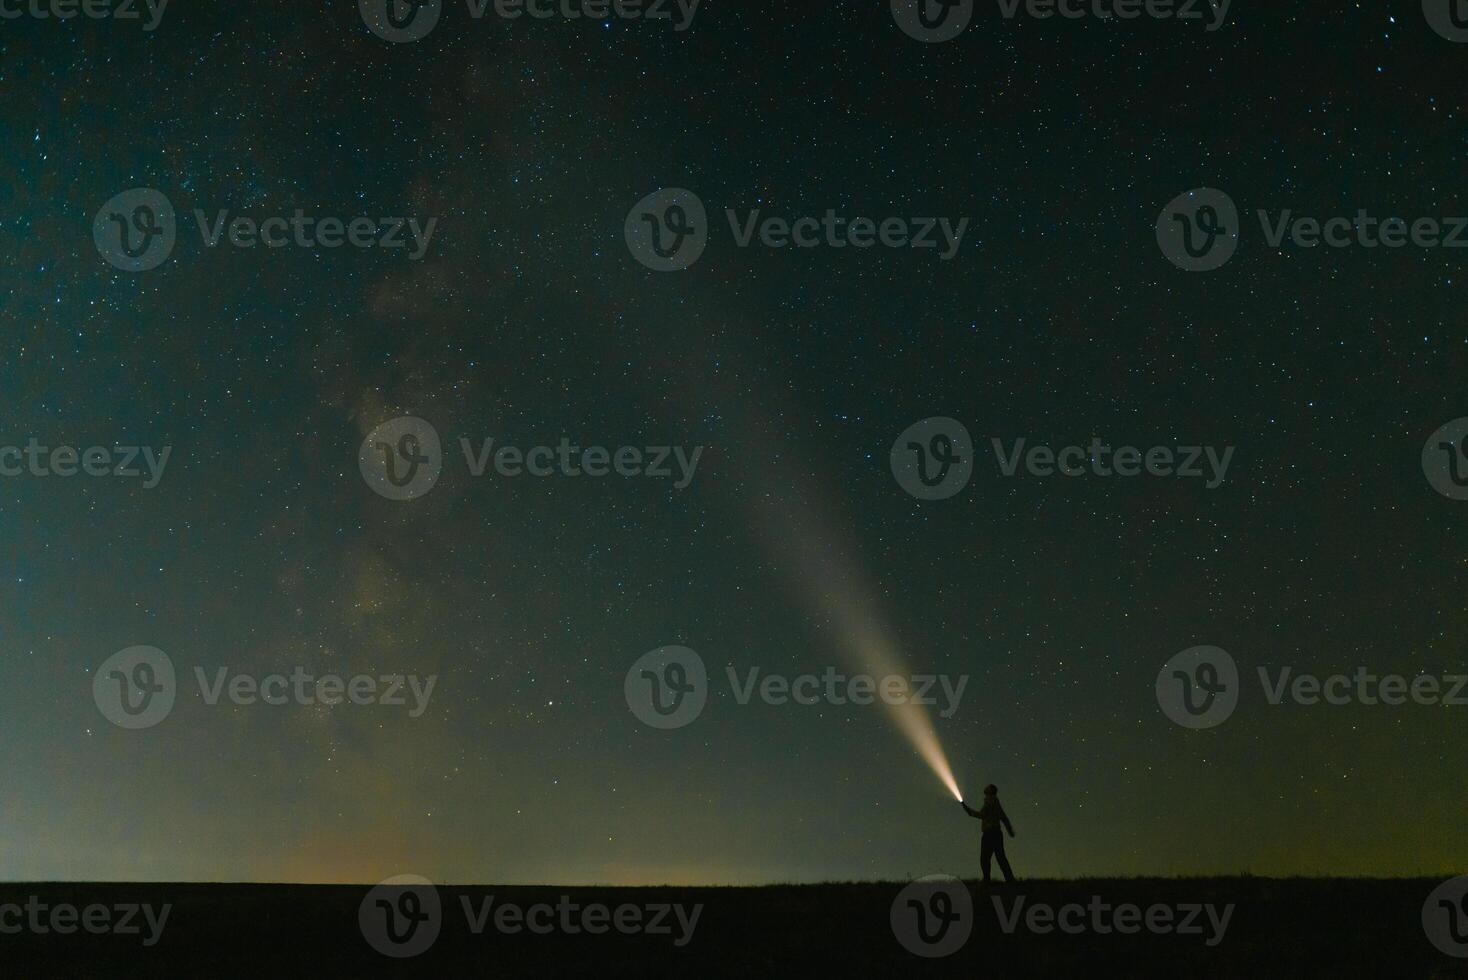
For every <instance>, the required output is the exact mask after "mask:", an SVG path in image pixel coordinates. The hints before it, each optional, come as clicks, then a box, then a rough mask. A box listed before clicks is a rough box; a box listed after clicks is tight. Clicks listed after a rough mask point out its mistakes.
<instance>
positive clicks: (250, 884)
mask: <svg viewBox="0 0 1468 980" xmlns="http://www.w3.org/2000/svg"><path fill="white" fill-rule="evenodd" d="M1462 873H1463V872H1461V871H1456V870H1448V871H1441V872H1426V871H1425V872H1417V873H1413V874H1399V875H1307V874H1297V875H1256V874H1250V873H1247V872H1244V873H1240V874H1196V875H1159V874H1138V875H1078V876H1076V877H1071V878H1058V877H1048V878H1047V877H1034V878H1024V879H1022V880H1020V881H1017V882H1014V883H1012V884H1010V883H1005V882H999V881H995V882H992V884H994V885H995V886H1001V885H1002V886H1004V887H1018V886H1023V885H1034V884H1075V883H1079V882H1088V881H1127V882H1137V881H1166V882H1183V881H1190V882H1199V881H1277V882H1301V881H1310V882H1341V881H1441V880H1443V879H1444V878H1453V877H1457V876H1459V875H1461V874H1462ZM389 877H391V876H389ZM921 877H924V876H919V877H913V878H902V879H899V878H847V879H831V880H827V881H807V882H794V881H770V882H761V883H759V884H742V885H736V884H719V883H702V884H684V885H675V884H651V883H650V884H644V885H625V884H623V885H612V884H589V885H567V884H557V883H554V882H545V883H540V884H506V883H503V882H455V881H433V882H432V883H433V886H434V887H435V888H569V889H581V890H590V889H603V890H614V889H615V890H632V889H649V888H681V889H694V888H698V889H728V890H736V889H744V890H752V889H757V888H832V887H838V886H853V885H905V884H909V883H910V882H913V881H919V880H921ZM951 877H954V878H957V879H958V880H960V881H965V882H969V881H979V880H980V879H979V878H978V876H976V875H974V876H970V875H953V876H951ZM430 880H431V879H430ZM379 884H381V881H373V882H368V881H336V882H306V881H222V880H219V881H184V880H161V879H159V880H154V879H121V878H118V879H54V880H11V879H0V888H9V887H13V886H25V885H32V886H56V885H68V886H71V885H150V886H161V885H182V886H186V887H196V888H202V887H218V886H233V887H240V888H372V887H375V886H377V885H379Z"/></svg>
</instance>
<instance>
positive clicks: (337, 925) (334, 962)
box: [0, 877, 1468, 980]
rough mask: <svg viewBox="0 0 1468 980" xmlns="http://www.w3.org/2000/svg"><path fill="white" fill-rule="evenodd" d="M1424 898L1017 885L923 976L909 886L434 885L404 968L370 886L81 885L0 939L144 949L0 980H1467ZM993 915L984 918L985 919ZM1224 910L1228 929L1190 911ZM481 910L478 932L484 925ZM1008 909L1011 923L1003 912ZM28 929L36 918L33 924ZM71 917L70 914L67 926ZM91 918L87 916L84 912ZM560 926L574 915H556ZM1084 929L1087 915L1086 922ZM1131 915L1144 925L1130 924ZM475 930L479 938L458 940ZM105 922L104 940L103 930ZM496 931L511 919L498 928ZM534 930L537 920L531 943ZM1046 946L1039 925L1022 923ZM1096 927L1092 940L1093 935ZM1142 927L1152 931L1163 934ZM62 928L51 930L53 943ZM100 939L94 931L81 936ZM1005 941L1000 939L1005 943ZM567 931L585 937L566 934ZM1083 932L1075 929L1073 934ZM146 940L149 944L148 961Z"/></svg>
mask: <svg viewBox="0 0 1468 980" xmlns="http://www.w3.org/2000/svg"><path fill="white" fill-rule="evenodd" d="M1440 880H1441V879H1425V878H1424V879H1385V880H1382V879H1313V878H1309V879H1307V878H1295V879H1268V878H1253V877H1232V878H1175V879H1161V878H1133V879H1121V878H1096V879H1079V880H1063V881H1062V880H1035V881H1025V882H1020V883H1017V884H1015V885H989V886H985V885H981V884H980V883H978V882H975V881H968V882H966V883H965V885H966V888H967V891H968V893H969V895H970V896H971V899H972V914H971V922H970V931H969V932H968V934H967V938H966V939H965V940H964V941H963V942H962V944H961V946H960V947H959V948H957V949H956V951H954V952H952V953H951V954H950V955H946V956H943V957H939V958H925V957H922V956H918V955H915V954H914V953H912V952H910V951H909V950H908V949H906V948H904V947H903V945H902V943H901V942H900V941H899V939H898V938H897V936H896V935H895V933H894V926H893V923H892V919H891V916H892V909H893V905H894V901H896V900H897V899H898V896H899V894H900V893H901V892H902V890H903V888H904V886H905V885H906V883H904V882H889V883H830V884H819V885H773V886H766V887H758V888H747V887H707V888H683V887H676V888H675V887H667V888H560V887H505V888H499V887H488V886H454V885H438V886H437V888H436V894H437V898H438V901H439V903H440V905H441V911H440V927H439V930H438V933H437V935H436V938H435V939H434V941H433V942H432V944H431V945H430V946H429V947H428V948H426V949H425V950H424V951H423V952H421V953H419V954H418V955H415V956H413V957H411V958H406V959H397V958H393V957H391V956H387V955H384V954H382V953H381V952H379V951H377V950H376V949H374V948H373V946H372V945H370V944H369V941H368V940H367V938H366V937H365V936H364V932H363V928H362V926H361V925H360V921H359V911H360V909H361V907H362V905H363V903H364V898H365V897H367V896H368V892H369V890H370V887H371V886H367V885H331V886H312V885H269V884H164V883H147V884H126V883H105V884H83V883H36V884H27V883H10V884H3V885H0V909H3V908H4V907H5V906H6V905H7V903H12V904H14V905H17V906H20V907H21V911H20V912H19V913H17V912H10V913H9V914H3V913H0V926H8V927H13V926H14V925H16V924H17V921H18V918H19V917H21V916H23V915H27V914H29V913H27V912H26V911H25V906H26V905H27V903H29V904H30V905H31V906H34V907H36V908H37V909H40V908H42V907H44V908H45V909H48V910H49V909H52V908H54V907H56V906H58V905H71V906H74V907H76V908H77V909H78V910H85V909H86V908H87V907H88V906H96V905H104V906H108V907H109V908H111V909H121V908H125V907H126V906H129V905H133V904H137V905H143V904H147V905H150V906H151V907H152V909H153V910H154V913H155V916H154V918H155V919H157V918H158V915H157V913H158V912H159V911H160V910H161V909H162V908H163V906H165V905H167V906H169V907H170V910H169V912H168V915H167V919H166V920H165V921H164V922H163V924H162V928H161V930H159V931H156V936H155V937H150V927H149V925H148V921H147V919H146V918H145V917H144V916H143V914H142V913H141V912H138V913H135V914H134V916H133V917H132V925H133V926H137V927H140V928H139V931H138V932H137V933H130V934H128V935H117V934H111V933H108V934H91V933H88V932H87V931H86V930H85V929H83V928H81V927H80V925H79V924H78V923H77V922H76V921H73V922H71V925H72V928H73V929H74V930H75V931H73V932H70V933H67V934H60V933H58V932H56V931H54V930H51V929H50V928H49V925H47V929H48V931H46V932H45V933H44V934H43V933H40V932H38V931H37V930H34V929H29V928H22V930H21V931H19V932H11V931H7V932H6V933H0V962H4V963H5V964H6V973H7V975H9V976H42V975H44V976H48V977H109V978H113V977H167V976H198V977H224V976H254V977H292V976H313V977H365V976H444V975H449V974H460V973H462V974H465V975H472V976H555V977H562V976H597V977H648V976H652V977H660V976H689V977H772V976H792V975H798V974H800V973H807V972H808V973H812V974H814V975H820V976H832V977H889V976H899V975H900V976H969V977H974V976H982V975H989V976H1004V977H1016V976H1024V977H1030V976H1036V977H1038V976H1056V977H1064V976H1086V977H1094V976H1175V977H1249V978H1253V980H1261V978H1273V977H1326V976H1329V977H1468V959H1454V958H1451V957H1449V956H1446V955H1444V954H1443V953H1441V952H1439V951H1438V950H1436V949H1435V948H1434V947H1433V946H1432V944H1431V943H1430V942H1429V941H1428V939H1427V937H1426V936H1425V934H1424V931H1423V926H1422V921H1421V913H1422V906H1423V901H1424V899H1425V898H1426V897H1427V895H1428V894H1429V893H1430V892H1431V891H1432V889H1433V888H1434V887H1435V886H1436V885H1437V884H1438V883H1439V882H1440ZM996 900H997V903H998V904H997V906H996ZM597 904H600V905H603V906H605V907H607V909H609V910H615V909H617V908H619V907H626V906H635V907H638V908H640V909H642V910H643V912H642V916H641V920H642V923H643V925H644V926H650V925H651V919H652V918H653V914H652V913H650V912H649V911H648V910H653V909H657V908H661V907H672V906H681V907H683V908H684V910H685V911H687V910H691V909H693V908H694V907H698V908H699V911H698V914H697V918H696V920H695V921H694V923H693V928H692V929H691V930H689V929H688V928H687V922H686V921H685V922H684V923H683V924H682V925H681V926H680V924H679V921H678V919H677V918H676V917H675V916H674V915H672V914H671V913H669V914H666V915H665V916H663V920H662V922H661V924H660V925H661V926H662V927H667V931H661V929H660V930H658V934H649V933H648V931H646V930H642V931H635V932H627V931H618V930H617V929H616V928H607V929H606V930H605V931H604V932H602V933H601V934H597V935H592V934H588V933H586V932H585V931H579V927H578V931H576V932H574V933H572V932H569V931H567V930H565V929H563V928H560V927H559V925H554V926H553V928H551V930H550V931H549V932H547V933H544V934H536V933H533V932H531V931H529V930H528V929H527V928H525V927H524V926H523V924H522V925H521V927H520V928H519V930H518V931H515V932H505V931H501V930H499V929H497V928H496V926H495V924H494V916H495V915H496V914H500V912H499V910H501V909H502V908H503V907H504V906H506V905H510V906H512V907H514V908H518V909H521V910H524V909H528V908H531V907H534V906H536V905H544V906H550V907H552V908H555V907H557V906H558V905H559V906H560V907H566V908H575V909H578V910H581V911H584V910H585V909H586V908H588V907H590V906H593V905H597ZM1126 904H1133V905H1135V906H1137V907H1138V908H1140V909H1143V910H1146V909H1148V908H1150V907H1153V906H1157V905H1162V906H1165V907H1168V908H1171V909H1173V910H1174V912H1173V914H1172V916H1171V924H1170V928H1169V929H1167V930H1165V931H1154V930H1149V929H1148V928H1147V927H1146V923H1145V921H1141V922H1137V923H1131V924H1132V925H1135V926H1137V928H1136V930H1135V931H1134V932H1130V933H1123V932H1120V931H1117V930H1116V929H1115V928H1113V927H1114V926H1115V925H1116V920H1115V919H1114V918H1113V919H1111V920H1109V921H1108V920H1106V918H1105V916H1104V914H1103V913H1096V914H1093V913H1092V912H1091V907H1092V906H1095V907H1097V908H1100V909H1112V910H1115V909H1116V908H1117V907H1120V906H1123V905H1126ZM1037 905H1038V906H1042V907H1044V908H1050V909H1054V910H1059V909H1061V908H1063V907H1064V906H1067V905H1071V906H1081V907H1084V908H1085V909H1086V911H1085V912H1078V911H1072V912H1070V913H1068V914H1067V917H1066V921H1067V925H1068V926H1069V927H1070V928H1071V929H1072V931H1071V932H1065V931H1062V930H1061V929H1060V928H1059V927H1057V926H1054V925H1053V924H1052V926H1051V928H1049V929H1048V930H1047V931H1036V930H1034V929H1032V928H1031V926H1030V924H1028V923H1027V922H1026V916H1028V915H1031V914H1032V913H1031V911H1030V910H1033V909H1034V908H1035V907H1036V906H1037ZM1206 905H1211V906H1213V907H1214V909H1215V911H1221V910H1223V909H1225V908H1226V907H1227V906H1230V905H1231V906H1232V910H1231V911H1230V912H1229V913H1228V918H1227V924H1226V928H1224V929H1223V930H1222V931H1221V932H1220V931H1219V930H1218V928H1217V925H1218V923H1217V921H1216V919H1215V920H1214V921H1212V922H1210V920H1209V918H1208V916H1207V915H1203V914H1197V915H1195V916H1194V918H1195V919H1196V921H1195V922H1194V923H1193V925H1194V926H1196V927H1198V928H1197V929H1196V931H1194V930H1193V929H1180V926H1181V925H1182V923H1183V920H1184V919H1185V918H1187V917H1188V916H1187V914H1186V912H1185V911H1183V910H1186V909H1189V908H1191V907H1193V906H1206ZM486 909H488V910H489V911H488V913H486ZM1016 909H1018V910H1019V911H1018V912H1016ZM38 914H39V915H41V916H42V922H43V925H44V924H46V922H47V920H46V919H45V916H46V915H48V914H49V912H39V913H38ZM83 914H85V913H84V912H83ZM93 914H94V916H100V915H101V913H100V912H94V913H93ZM567 914H568V915H571V916H572V921H573V923H574V921H575V918H574V916H575V914H577V913H570V912H568V913H567ZM1096 915H1102V918H1101V919H1099V920H1098V919H1097V918H1096ZM1144 915H1145V911H1144ZM476 917H477V919H478V925H479V926H480V931H478V932H476V931H475V929H474V925H475V923H476ZM120 918H121V916H120V914H119V913H114V921H119V922H120ZM511 921H512V924H513V919H512V920H511ZM548 921H549V919H548V917H543V918H541V919H540V920H538V922H537V924H538V925H539V926H541V927H544V926H546V925H547V924H548ZM1035 921H1037V922H1038V923H1039V924H1040V927H1041V929H1044V926H1045V923H1046V917H1045V916H1044V915H1041V916H1040V917H1039V918H1038V919H1037V920H1035ZM1097 921H1100V922H1101V923H1102V925H1103V926H1105V927H1106V929H1107V930H1109V931H1104V930H1103V929H1098V928H1097V927H1096V922H1097ZM1156 921H1159V922H1160V921H1161V919H1160V917H1159V918H1157V919H1156ZM66 922H67V920H66V919H65V918H64V917H63V919H62V923H63V925H64V924H65V923H66ZM98 922H100V920H99V919H98V920H96V921H95V922H94V924H97V923H98ZM1006 923H1007V924H1008V926H1009V930H1008V931H1006ZM582 924H584V922H583V923H582ZM1077 926H1080V928H1079V930H1077V929H1076V927H1077ZM149 938H156V941H155V942H153V943H152V945H147V944H146V942H147V940H148V939H149Z"/></svg>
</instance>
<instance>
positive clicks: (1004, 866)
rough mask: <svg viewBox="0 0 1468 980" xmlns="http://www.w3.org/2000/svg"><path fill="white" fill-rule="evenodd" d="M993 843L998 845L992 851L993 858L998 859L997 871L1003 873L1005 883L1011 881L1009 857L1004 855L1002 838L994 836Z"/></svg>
mask: <svg viewBox="0 0 1468 980" xmlns="http://www.w3.org/2000/svg"><path fill="white" fill-rule="evenodd" d="M994 841H995V843H997V844H998V845H999V846H998V847H996V848H995V849H994V856H995V857H997V858H998V859H999V870H1000V871H1003V872H1004V880H1005V881H1013V880H1014V872H1013V871H1010V870H1009V856H1008V855H1006V854H1005V853H1004V838H1003V837H1000V836H999V835H998V834H995V835H994Z"/></svg>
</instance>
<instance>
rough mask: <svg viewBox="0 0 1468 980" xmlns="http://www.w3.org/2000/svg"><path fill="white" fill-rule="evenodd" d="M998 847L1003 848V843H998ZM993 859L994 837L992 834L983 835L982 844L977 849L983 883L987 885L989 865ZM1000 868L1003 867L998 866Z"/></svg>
mask: <svg viewBox="0 0 1468 980" xmlns="http://www.w3.org/2000/svg"><path fill="white" fill-rule="evenodd" d="M1000 846H1001V847H1003V846H1004V842H1003V841H1000ZM993 859H994V835H993V834H985V835H984V837H983V843H982V844H981V845H980V847H979V867H981V868H983V869H984V881H985V883H987V882H988V881H989V863H990V862H991V861H993ZM1000 868H1003V865H1000Z"/></svg>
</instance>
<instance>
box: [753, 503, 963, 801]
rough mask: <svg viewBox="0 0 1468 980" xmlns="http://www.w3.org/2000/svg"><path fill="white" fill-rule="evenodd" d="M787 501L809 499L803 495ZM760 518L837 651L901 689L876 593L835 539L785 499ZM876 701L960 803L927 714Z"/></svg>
mask: <svg viewBox="0 0 1468 980" xmlns="http://www.w3.org/2000/svg"><path fill="white" fill-rule="evenodd" d="M791 496H792V497H800V496H803V497H804V499H812V497H810V496H805V495H798V494H792V495H791ZM765 515H766V517H767V519H766V520H761V521H759V522H757V526H759V527H760V529H761V530H762V531H763V532H764V537H765V538H766V540H767V541H768V542H769V543H770V545H771V547H772V548H773V549H774V550H776V551H777V552H779V553H780V554H781V556H782V557H783V558H784V559H785V560H784V561H783V562H782V563H781V564H782V565H784V566H785V567H786V568H788V569H791V570H793V571H794V572H796V575H795V580H796V582H797V584H798V586H799V587H800V589H801V590H802V591H803V592H804V594H805V597H806V599H807V600H808V601H809V603H810V604H811V605H812V606H813V607H814V608H815V609H816V610H817V611H819V612H820V613H822V614H823V615H824V616H826V617H828V618H829V619H830V621H831V623H832V624H833V625H834V626H835V628H836V629H837V630H838V632H839V635H840V640H841V644H840V645H841V647H842V649H844V650H846V651H847V652H848V653H849V654H850V656H851V657H852V659H853V660H854V661H855V662H856V664H857V665H858V666H859V668H860V669H861V670H862V671H864V672H866V673H869V674H871V675H872V676H874V677H875V678H876V679H877V681H878V683H879V684H880V683H881V680H882V678H884V677H889V676H895V677H899V678H901V679H902V681H903V683H904V685H906V684H907V683H908V681H909V677H910V673H909V672H908V671H906V670H904V669H903V666H902V661H901V658H900V657H899V656H898V654H897V645H896V643H895V642H894V641H893V639H892V634H891V631H890V630H889V629H888V628H887V626H886V624H885V623H883V622H882V620H881V619H880V618H879V616H878V614H877V612H876V610H877V608H878V605H877V601H876V593H875V592H874V591H873V590H872V589H871V588H870V587H868V586H867V585H866V583H865V582H863V581H862V578H861V574H860V569H858V568H857V567H856V565H855V563H854V562H852V561H849V560H847V559H845V558H844V557H843V556H842V555H840V554H839V553H838V552H836V551H835V548H834V542H835V541H836V540H837V537H836V536H835V535H834V534H832V533H829V530H828V529H826V528H823V527H822V524H823V522H822V521H821V520H820V519H819V517H818V516H817V515H816V514H814V513H813V512H811V511H810V510H809V509H808V508H800V507H799V506H798V505H797V504H795V503H793V502H792V501H791V499H790V498H788V497H787V498H785V499H782V500H781V501H780V502H779V504H778V505H775V504H773V502H768V506H767V508H766V509H765ZM822 532H827V533H822ZM908 693H909V695H910V691H908ZM878 700H879V701H880V703H881V704H882V705H883V707H884V708H886V709H887V713H888V715H889V716H890V717H891V718H892V721H893V722H894V723H895V724H896V725H897V730H898V731H900V732H901V733H902V735H903V737H904V738H906V739H907V740H908V742H910V743H911V744H912V747H913V748H914V749H915V750H917V754H918V755H919V756H920V757H921V758H922V760H923V761H924V762H926V763H927V764H928V768H930V769H932V770H933V774H934V775H935V776H937V777H938V781H939V782H940V783H942V784H943V785H944V786H945V787H947V789H948V792H950V793H952V794H953V798H954V799H955V800H958V801H960V802H962V801H963V794H962V793H960V792H959V790H958V781H957V780H956V779H954V778H953V769H952V767H951V766H949V765H948V757H947V756H946V755H945V754H944V752H943V745H942V743H941V742H939V741H938V732H937V730H936V729H934V727H933V720H932V718H931V717H929V715H928V712H927V710H926V709H925V708H924V707H923V706H922V705H921V704H918V703H916V702H915V701H913V700H912V699H911V697H910V696H909V697H906V698H903V699H902V701H901V703H899V704H892V703H891V702H890V701H888V700H886V699H883V698H879V699H878Z"/></svg>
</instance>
